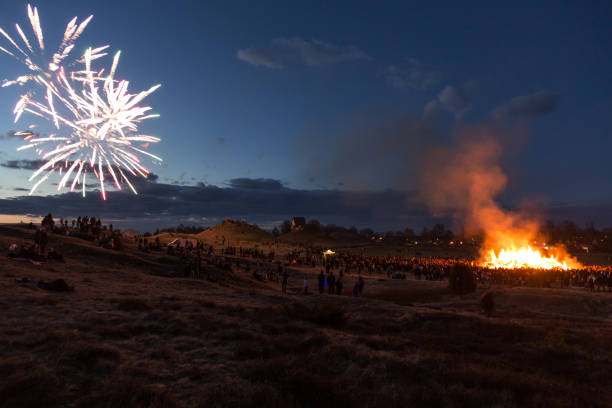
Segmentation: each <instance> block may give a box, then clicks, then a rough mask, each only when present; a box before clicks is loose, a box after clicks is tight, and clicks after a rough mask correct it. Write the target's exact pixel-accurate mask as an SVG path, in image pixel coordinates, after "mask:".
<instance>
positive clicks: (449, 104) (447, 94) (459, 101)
mask: <svg viewBox="0 0 612 408" xmlns="http://www.w3.org/2000/svg"><path fill="white" fill-rule="evenodd" d="M471 108H472V106H471V105H470V103H469V101H468V99H467V97H466V96H465V95H464V94H463V92H462V91H461V90H460V89H459V88H457V87H456V86H447V87H446V88H444V89H443V90H442V91H441V92H440V94H439V95H438V96H437V98H436V99H434V100H432V101H430V102H429V103H428V104H427V105H425V115H431V114H433V113H434V112H435V111H436V110H440V109H441V110H445V111H448V112H450V113H452V114H454V115H455V118H457V119H461V118H463V116H465V114H466V113H468V112H469V111H470V109H471Z"/></svg>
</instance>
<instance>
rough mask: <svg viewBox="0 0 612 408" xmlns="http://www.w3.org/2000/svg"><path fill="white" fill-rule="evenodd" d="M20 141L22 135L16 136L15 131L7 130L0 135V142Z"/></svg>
mask: <svg viewBox="0 0 612 408" xmlns="http://www.w3.org/2000/svg"><path fill="white" fill-rule="evenodd" d="M12 138H15V139H22V138H23V136H22V135H18V134H17V131H16V130H9V131H8V132H6V133H0V140H4V139H12Z"/></svg>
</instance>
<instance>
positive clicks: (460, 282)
mask: <svg viewBox="0 0 612 408" xmlns="http://www.w3.org/2000/svg"><path fill="white" fill-rule="evenodd" d="M448 284H449V287H450V289H451V291H452V292H453V293H455V294H457V295H462V294H465V293H471V292H474V291H475V290H476V281H475V280H474V274H473V273H472V270H471V269H470V268H469V267H468V266H467V265H463V264H456V265H454V266H453V267H452V268H451V270H450V273H449V274H448Z"/></svg>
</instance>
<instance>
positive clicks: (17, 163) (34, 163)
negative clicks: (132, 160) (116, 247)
mask: <svg viewBox="0 0 612 408" xmlns="http://www.w3.org/2000/svg"><path fill="white" fill-rule="evenodd" d="M45 163H47V162H46V161H45V160H38V159H37V160H6V161H3V162H1V163H0V167H5V168H7V169H15V170H38V169H39V168H40V167H41V166H43V165H44V164H45ZM73 163H74V162H68V163H64V162H62V167H64V169H67V168H70V166H72V164H73ZM102 169H103V173H104V178H105V179H106V180H111V179H112V177H113V175H112V174H111V173H110V171H109V170H108V167H103V168H102ZM115 170H116V168H115ZM122 170H123V172H124V173H125V174H126V175H128V174H129V173H130V172H129V170H127V169H125V168H122ZM115 176H117V177H118V174H117V172H116V171H115ZM158 179H159V176H158V175H157V174H155V173H149V174H148V175H147V177H146V179H145V178H142V177H135V178H132V179H131V180H130V181H131V182H132V183H133V184H140V183H143V182H151V183H155V182H157V180H158ZM16 191H17V190H16ZM27 191H30V190H27Z"/></svg>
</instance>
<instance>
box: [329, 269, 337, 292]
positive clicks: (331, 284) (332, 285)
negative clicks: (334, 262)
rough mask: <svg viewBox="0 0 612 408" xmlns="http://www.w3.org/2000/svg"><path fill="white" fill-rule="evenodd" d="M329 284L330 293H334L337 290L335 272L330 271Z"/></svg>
mask: <svg viewBox="0 0 612 408" xmlns="http://www.w3.org/2000/svg"><path fill="white" fill-rule="evenodd" d="M327 285H328V286H329V291H328V293H329V294H330V295H333V294H334V293H335V292H336V277H335V276H334V273H333V272H330V273H329V275H328V276H327Z"/></svg>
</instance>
